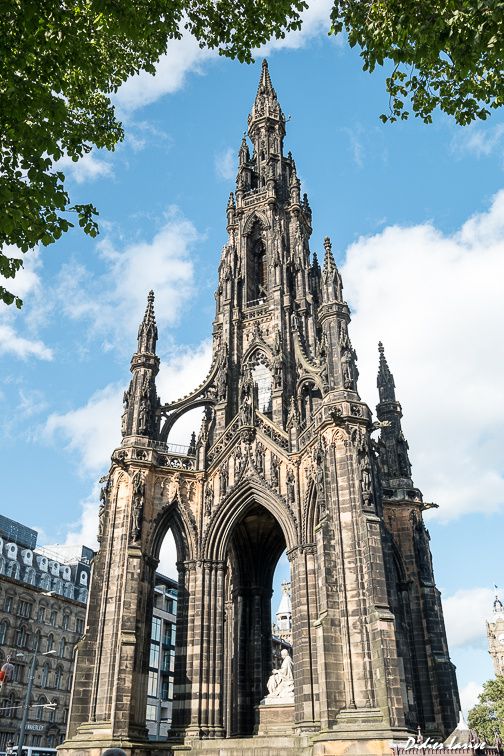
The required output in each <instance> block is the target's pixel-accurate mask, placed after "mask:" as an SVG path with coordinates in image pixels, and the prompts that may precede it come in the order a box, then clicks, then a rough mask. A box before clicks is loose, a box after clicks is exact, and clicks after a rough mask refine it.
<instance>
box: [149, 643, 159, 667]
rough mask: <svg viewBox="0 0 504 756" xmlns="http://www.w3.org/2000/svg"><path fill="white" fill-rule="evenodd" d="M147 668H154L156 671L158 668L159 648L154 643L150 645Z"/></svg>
mask: <svg viewBox="0 0 504 756" xmlns="http://www.w3.org/2000/svg"><path fill="white" fill-rule="evenodd" d="M149 667H155V668H156V669H157V668H158V667H159V646H157V645H156V644H155V643H151V647H150V657H149Z"/></svg>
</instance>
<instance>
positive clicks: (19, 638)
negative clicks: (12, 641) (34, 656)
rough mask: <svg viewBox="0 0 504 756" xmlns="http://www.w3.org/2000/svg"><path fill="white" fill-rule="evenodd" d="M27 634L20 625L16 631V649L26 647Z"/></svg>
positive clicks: (24, 628)
mask: <svg viewBox="0 0 504 756" xmlns="http://www.w3.org/2000/svg"><path fill="white" fill-rule="evenodd" d="M29 637H30V636H29V634H28V633H27V632H26V627H25V626H24V625H21V627H18V629H17V630H16V646H17V647H18V648H25V647H26V646H27V645H28V638H29Z"/></svg>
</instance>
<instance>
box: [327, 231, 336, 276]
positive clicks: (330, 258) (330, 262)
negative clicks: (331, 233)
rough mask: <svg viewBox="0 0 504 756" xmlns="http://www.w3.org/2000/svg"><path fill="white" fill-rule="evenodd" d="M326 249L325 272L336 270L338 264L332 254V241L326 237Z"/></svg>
mask: <svg viewBox="0 0 504 756" xmlns="http://www.w3.org/2000/svg"><path fill="white" fill-rule="evenodd" d="M324 249H325V256H324V270H325V271H326V272H327V271H329V270H334V269H335V268H336V263H335V262H334V256H333V253H332V244H331V240H330V238H329V237H328V236H326V237H325V239H324Z"/></svg>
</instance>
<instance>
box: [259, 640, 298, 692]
mask: <svg viewBox="0 0 504 756" xmlns="http://www.w3.org/2000/svg"><path fill="white" fill-rule="evenodd" d="M281 656H282V664H281V666H280V669H274V670H273V672H272V674H271V676H270V678H269V680H268V683H267V687H268V695H267V696H266V698H265V699H264V702H265V703H266V704H268V703H276V702H277V701H278V700H279V699H282V701H285V700H287V701H288V702H290V701H292V702H294V675H293V667H292V659H291V657H290V656H289V652H288V651H287V649H286V648H282V651H281Z"/></svg>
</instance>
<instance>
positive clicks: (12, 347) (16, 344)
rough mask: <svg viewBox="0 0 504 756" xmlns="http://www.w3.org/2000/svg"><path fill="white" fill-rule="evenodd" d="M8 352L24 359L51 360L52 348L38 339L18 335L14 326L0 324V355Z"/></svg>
mask: <svg viewBox="0 0 504 756" xmlns="http://www.w3.org/2000/svg"><path fill="white" fill-rule="evenodd" d="M2 354H9V355H12V356H14V357H19V358H20V359H22V360H26V359H28V358H29V357H36V358H38V359H39V360H52V358H53V352H52V349H50V348H49V347H47V346H46V345H45V344H44V343H43V342H42V341H40V340H39V339H27V338H25V337H24V336H19V335H18V334H17V333H16V331H15V330H14V328H12V326H9V325H1V324H0V355H2Z"/></svg>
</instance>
